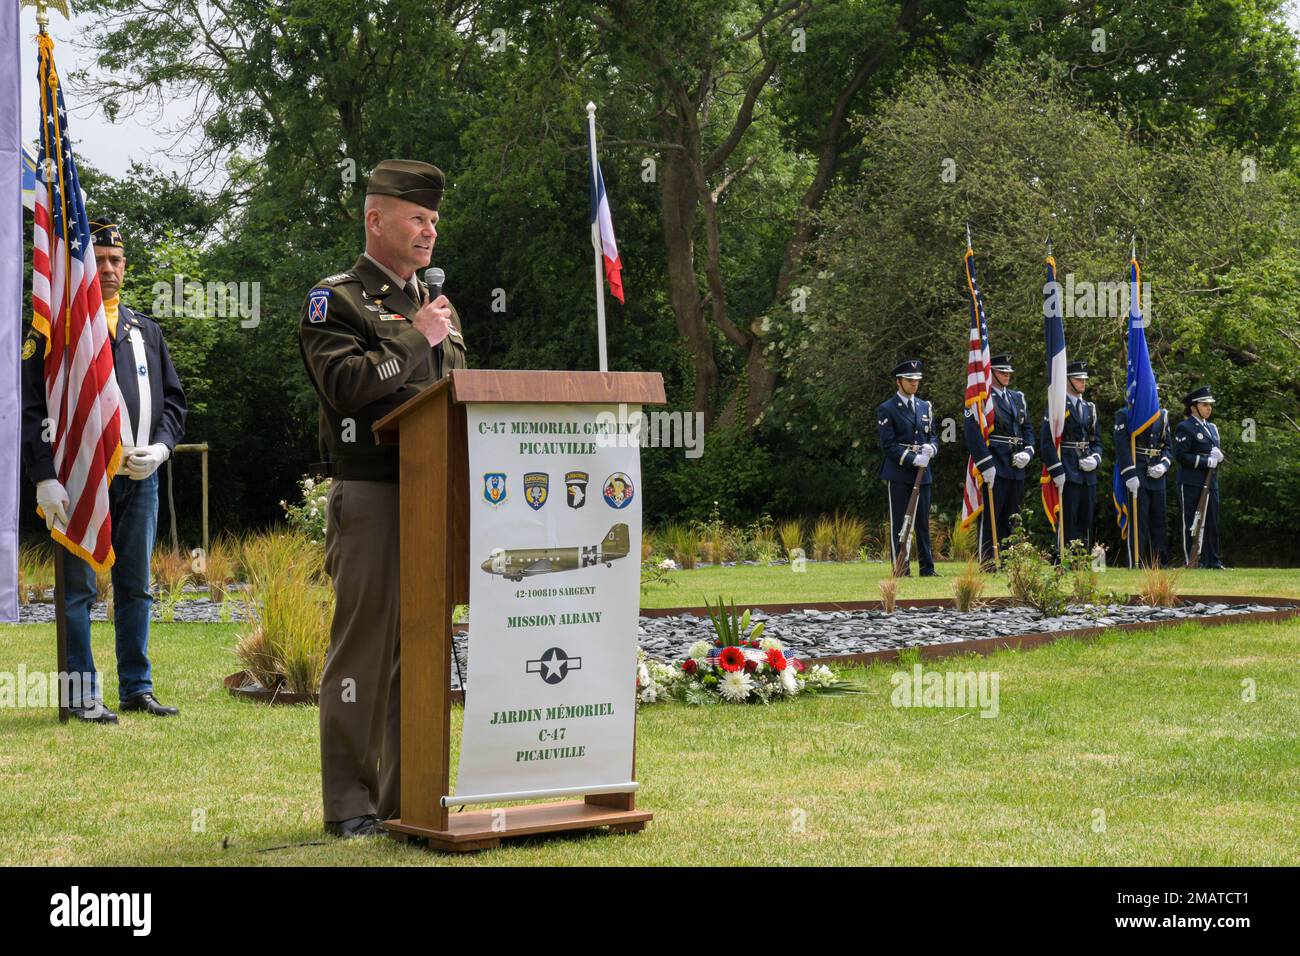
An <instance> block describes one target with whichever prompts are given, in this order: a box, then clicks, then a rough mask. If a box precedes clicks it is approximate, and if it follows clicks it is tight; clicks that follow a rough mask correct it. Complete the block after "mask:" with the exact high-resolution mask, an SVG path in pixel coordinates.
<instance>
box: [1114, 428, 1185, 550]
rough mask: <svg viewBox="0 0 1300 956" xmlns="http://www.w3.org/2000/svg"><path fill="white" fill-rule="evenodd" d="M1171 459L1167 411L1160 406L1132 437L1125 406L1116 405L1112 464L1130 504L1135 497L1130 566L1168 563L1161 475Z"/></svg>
mask: <svg viewBox="0 0 1300 956" xmlns="http://www.w3.org/2000/svg"><path fill="white" fill-rule="evenodd" d="M1139 424H1140V423H1139ZM1130 441H1132V443H1133V444H1132V446H1130ZM1133 450H1136V452H1137V456H1136V457H1134V455H1133V454H1131V453H1130V452H1131V451H1133ZM1173 458H1174V449H1173V436H1172V433H1171V432H1170V430H1169V412H1168V411H1166V410H1165V409H1163V408H1162V409H1160V412H1159V414H1158V415H1157V416H1156V419H1155V421H1153V422H1152V423H1151V424H1150V425H1148V426H1147V427H1146V428H1145V429H1143V431H1142V433H1141V434H1140V435H1138V436H1136V438H1133V436H1132V434H1131V431H1130V426H1129V420H1128V409H1127V408H1125V407H1123V406H1121V407H1120V410H1119V411H1117V412H1116V413H1115V463H1116V464H1118V465H1119V476H1120V479H1121V480H1122V481H1123V482H1124V487H1125V488H1126V489H1127V491H1128V494H1129V504H1130V506H1131V505H1132V501H1133V498H1134V496H1136V497H1137V520H1136V521H1132V522H1131V524H1130V525H1129V532H1128V542H1127V551H1128V566H1129V567H1130V568H1136V567H1160V568H1163V567H1165V566H1166V565H1167V564H1168V563H1169V545H1168V534H1167V532H1166V530H1165V475H1166V473H1168V471H1169V467H1170V465H1171V464H1172V462H1173ZM1130 520H1131V519H1130ZM1135 534H1136V535H1137V547H1138V548H1139V549H1140V550H1141V554H1135V553H1134V550H1133V536H1134V535H1135Z"/></svg>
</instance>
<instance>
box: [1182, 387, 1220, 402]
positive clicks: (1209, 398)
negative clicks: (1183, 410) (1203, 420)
mask: <svg viewBox="0 0 1300 956" xmlns="http://www.w3.org/2000/svg"><path fill="white" fill-rule="evenodd" d="M1197 402H1209V403H1210V404H1211V405H1213V404H1214V396H1213V395H1211V394H1210V386H1208V385H1202V386H1201V387H1200V388H1194V389H1192V390H1191V391H1190V392H1188V393H1187V397H1186V398H1184V399H1183V404H1184V405H1186V406H1187V407H1188V408H1191V407H1192V406H1193V405H1195V404H1196V403H1197Z"/></svg>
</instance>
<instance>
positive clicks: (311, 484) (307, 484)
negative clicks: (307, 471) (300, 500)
mask: <svg viewBox="0 0 1300 956" xmlns="http://www.w3.org/2000/svg"><path fill="white" fill-rule="evenodd" d="M302 486H303V488H304V489H306V490H307V491H311V490H312V489H313V488H315V487H316V482H315V481H314V480H312V479H311V478H304V479H303V480H302Z"/></svg>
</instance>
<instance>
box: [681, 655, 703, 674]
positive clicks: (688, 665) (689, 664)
mask: <svg viewBox="0 0 1300 956" xmlns="http://www.w3.org/2000/svg"><path fill="white" fill-rule="evenodd" d="M698 666H699V665H697V664H696V663H695V658H693V657H688V658H686V660H684V661H682V670H684V671H685V672H686V673H688V674H694V673H695V668H696V667H698Z"/></svg>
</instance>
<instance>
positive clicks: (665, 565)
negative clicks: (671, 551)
mask: <svg viewBox="0 0 1300 956" xmlns="http://www.w3.org/2000/svg"><path fill="white" fill-rule="evenodd" d="M659 570H661V571H678V570H681V569H680V568H678V566H677V562H676V561H674V560H673V559H672V558H664V559H663V560H662V561H660V562H659Z"/></svg>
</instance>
